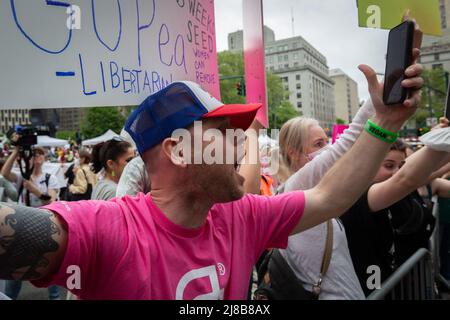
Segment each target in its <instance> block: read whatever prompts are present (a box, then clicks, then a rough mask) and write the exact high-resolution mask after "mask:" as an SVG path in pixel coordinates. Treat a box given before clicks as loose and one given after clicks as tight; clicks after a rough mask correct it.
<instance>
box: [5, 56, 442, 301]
mask: <svg viewBox="0 0 450 320" xmlns="http://www.w3.org/2000/svg"><path fill="white" fill-rule="evenodd" d="M413 55H414V57H415V59H417V58H418V56H419V50H417V49H416V48H415V49H414V51H413ZM360 69H361V71H362V72H363V73H364V74H365V76H366V78H367V80H368V84H369V92H370V96H371V98H370V99H369V101H367V103H366V104H365V105H364V106H362V107H361V108H360V110H359V111H358V113H357V115H356V116H355V117H354V120H353V122H352V123H351V124H350V127H349V128H348V129H347V130H346V131H345V132H344V134H342V135H341V136H340V138H339V139H338V140H337V141H336V142H335V143H334V144H330V143H329V141H328V140H329V139H328V137H327V135H326V134H325V131H324V130H323V128H321V127H320V125H319V123H318V121H317V120H315V119H309V118H305V117H298V118H294V119H291V120H289V121H288V122H286V123H285V124H284V125H283V127H282V128H281V131H280V136H279V142H278V145H277V146H276V147H273V146H269V147H268V148H266V147H263V148H261V151H262V152H261V154H260V159H262V158H267V157H268V156H269V155H271V154H272V153H275V152H278V153H279V156H280V168H279V170H278V171H277V172H274V173H270V172H269V171H267V170H266V168H265V167H264V166H263V168H262V166H261V161H259V160H260V159H258V161H256V163H242V159H241V158H239V157H238V156H235V153H233V155H232V157H231V158H232V162H231V163H229V162H227V163H212V164H211V163H204V162H202V163H193V162H192V161H190V160H191V157H194V156H196V153H197V152H200V153H204V152H207V151H208V150H209V151H210V150H211V143H213V142H217V140H220V139H218V137H217V136H216V137H215V138H214V139H212V140H210V141H204V140H201V141H203V143H202V144H200V145H196V144H195V143H193V144H192V145H191V143H186V142H184V144H183V143H182V141H179V140H177V139H175V138H174V137H173V133H174V132H175V131H176V130H178V129H183V128H185V129H187V131H188V132H189V133H190V134H191V135H192V136H194V137H196V136H198V135H201V136H202V137H203V136H204V133H205V132H207V130H209V129H214V130H215V131H214V132H216V133H217V132H218V134H219V137H220V138H221V139H222V138H224V137H225V132H226V131H227V130H230V129H242V130H257V129H259V128H261V125H260V124H259V122H258V121H257V120H255V115H256V113H257V112H258V110H259V108H260V107H261V106H260V105H256V104H252V105H239V106H236V105H229V106H227V105H223V104H222V103H221V102H220V101H218V100H216V99H215V98H213V97H212V96H211V95H210V94H209V93H207V92H205V91H203V90H202V89H201V88H200V86H198V85H197V84H195V83H192V82H188V81H186V82H174V83H172V84H170V85H169V86H167V87H166V88H164V89H162V90H161V91H160V92H158V93H155V94H153V95H151V96H149V97H148V98H147V99H146V100H145V101H144V102H143V103H142V104H141V105H140V106H139V107H138V108H137V109H136V110H135V111H134V112H133V113H132V115H131V116H130V118H129V119H128V121H127V123H126V125H125V130H124V132H125V133H124V134H123V137H116V138H114V139H112V140H109V141H106V142H104V143H100V144H98V145H96V146H95V147H94V148H93V149H92V150H90V149H85V148H80V149H74V150H72V153H70V154H68V157H69V158H70V160H68V158H67V157H66V156H65V155H64V154H60V153H58V152H57V151H54V150H51V151H50V150H45V149H43V148H40V147H33V148H32V149H31V151H32V157H31V159H30V161H31V168H32V170H31V172H30V174H29V176H27V174H25V175H24V174H23V172H20V170H18V166H20V165H23V163H24V161H26V159H24V157H23V155H22V153H23V152H22V151H23V150H22V149H21V148H20V147H16V148H13V149H12V150H11V153H10V154H9V155H8V157H7V158H6V160H5V161H4V163H3V164H2V165H3V166H2V168H1V176H0V194H1V200H2V201H3V202H2V204H1V207H0V279H5V280H6V282H5V284H6V286H4V288H3V291H4V293H5V295H6V296H7V297H9V298H11V299H17V297H18V295H19V292H20V288H21V283H22V282H21V281H31V282H32V284H34V285H35V286H37V287H44V288H47V287H48V292H49V299H61V298H63V297H61V294H60V289H59V287H65V288H67V289H68V290H69V291H70V292H71V293H72V294H73V296H74V297H76V298H77V299H246V298H247V299H257V300H266V299H269V300H270V299H324V300H325V299H348V300H360V299H365V298H366V297H367V296H368V295H370V294H371V292H372V291H373V290H374V288H373V287H371V286H368V278H369V277H370V276H371V275H372V273H370V272H368V270H371V268H372V267H374V266H375V267H377V268H378V269H379V270H380V281H381V282H383V281H384V280H386V279H387V278H388V277H389V276H390V275H392V274H393V273H394V272H395V270H396V269H397V268H398V267H399V266H400V265H401V264H402V263H404V262H405V261H406V260H407V259H408V258H409V257H410V256H411V255H412V254H414V253H415V252H416V251H417V250H418V249H420V248H428V242H429V239H430V236H431V234H432V232H433V230H434V229H435V228H437V227H438V226H436V221H435V217H434V216H433V214H432V207H433V202H432V201H431V200H432V199H433V198H434V197H436V198H438V202H439V210H440V214H441V216H440V226H439V230H440V235H441V273H442V275H443V276H444V277H446V278H447V280H449V281H450V201H449V198H450V128H449V121H448V119H445V118H442V119H441V123H440V124H439V126H438V127H436V128H434V129H433V130H432V131H431V132H430V133H428V134H427V135H425V136H423V137H421V141H422V142H423V144H424V147H423V148H420V150H415V148H411V147H409V146H408V145H407V143H405V142H404V141H403V140H402V139H400V138H398V134H397V132H399V131H400V129H401V128H402V126H403V125H404V123H405V121H407V120H408V118H409V117H410V116H411V115H412V114H413V113H414V112H415V110H416V108H417V106H418V104H419V102H420V99H421V96H420V90H421V87H422V85H423V79H422V78H421V73H422V67H421V66H420V65H418V64H416V63H413V64H412V66H410V67H409V68H408V69H407V70H406V73H405V74H406V77H407V80H405V81H404V82H403V83H402V86H403V87H405V88H407V89H408V90H409V92H410V93H409V97H408V99H407V100H406V101H405V102H404V103H403V104H399V105H394V106H386V105H384V103H383V101H382V86H380V84H379V83H378V80H377V77H376V74H375V72H374V71H373V70H372V69H371V68H370V67H368V66H364V65H363V66H360ZM196 121H201V122H202V130H201V132H197V131H196V130H194V123H195V122H196ZM247 132H249V131H247ZM223 140H224V141H225V143H224V148H223V149H224V150H223V152H224V153H228V152H230V149H231V150H233V151H236V150H237V149H238V148H239V142H238V141H236V140H234V139H233V140H232V141H230V140H229V139H227V138H224V139H223ZM194 141H195V139H194ZM251 147H252V146H251V144H250V143H245V148H246V151H247V153H246V155H248V154H250V153H251V150H250V148H251ZM216 152H217V150H216ZM50 157H53V158H58V159H59V161H61V162H66V161H68V162H72V165H71V166H70V167H68V168H67V169H65V178H66V181H67V185H64V186H63V187H61V186H60V185H59V184H58V182H57V178H56V177H55V176H54V175H52V174H49V173H46V172H44V171H43V165H44V163H45V161H46V158H47V159H49V158H50ZM244 158H245V156H244ZM227 159H228V158H227ZM71 266H77V267H78V268H79V270H80V272H81V273H80V275H79V276H80V278H79V281H78V284H77V285H71V284H70V283H69V282H68V277H69V276H71V274H70V273H68V272H67V270H69V269H70V267H71ZM255 271H256V272H255ZM253 274H257V277H256V278H257V279H255V277H253ZM0 281H1V280H0ZM0 291H2V285H1V284H0Z"/></svg>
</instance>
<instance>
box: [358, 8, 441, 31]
mask: <svg viewBox="0 0 450 320" xmlns="http://www.w3.org/2000/svg"><path fill="white" fill-rule="evenodd" d="M357 5H358V18H359V26H360V27H367V28H377V29H380V28H381V29H392V28H393V27H395V26H397V25H399V24H400V23H401V22H402V18H403V15H404V14H405V13H406V11H407V10H408V9H409V10H410V15H409V17H410V18H411V19H413V18H414V19H416V21H417V23H418V24H419V26H420V29H421V30H422V32H423V33H425V34H429V35H434V36H442V29H441V14H440V11H439V0H357Z"/></svg>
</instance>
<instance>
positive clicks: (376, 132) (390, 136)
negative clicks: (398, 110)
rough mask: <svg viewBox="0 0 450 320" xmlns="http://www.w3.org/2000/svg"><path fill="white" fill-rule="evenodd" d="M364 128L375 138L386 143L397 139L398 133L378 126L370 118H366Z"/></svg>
mask: <svg viewBox="0 0 450 320" xmlns="http://www.w3.org/2000/svg"><path fill="white" fill-rule="evenodd" d="M364 129H365V130H366V131H367V132H368V133H369V134H371V135H372V136H374V137H375V138H377V139H379V140H381V141H384V142H387V143H394V142H395V141H396V140H397V139H398V133H394V132H390V131H388V130H385V129H383V128H381V127H379V126H377V125H376V124H375V123H373V121H371V120H370V119H369V120H367V123H366V126H365V127H364Z"/></svg>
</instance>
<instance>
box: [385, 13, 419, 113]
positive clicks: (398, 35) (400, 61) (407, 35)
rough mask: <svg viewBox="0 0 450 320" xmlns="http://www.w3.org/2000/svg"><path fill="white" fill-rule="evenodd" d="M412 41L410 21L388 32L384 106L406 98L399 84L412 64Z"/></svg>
mask: <svg viewBox="0 0 450 320" xmlns="http://www.w3.org/2000/svg"><path fill="white" fill-rule="evenodd" d="M413 40H414V22H412V21H405V22H403V23H401V24H400V25H398V26H397V27H395V28H393V29H392V30H391V31H390V32H389V39H388V49H387V56H386V71H385V79H384V91H383V102H384V104H385V105H393V104H401V103H403V102H404V101H405V99H406V98H407V96H408V92H407V89H405V88H403V87H402V85H401V83H402V81H403V80H404V79H405V70H406V69H407V68H408V67H409V66H410V65H411V63H412V49H413Z"/></svg>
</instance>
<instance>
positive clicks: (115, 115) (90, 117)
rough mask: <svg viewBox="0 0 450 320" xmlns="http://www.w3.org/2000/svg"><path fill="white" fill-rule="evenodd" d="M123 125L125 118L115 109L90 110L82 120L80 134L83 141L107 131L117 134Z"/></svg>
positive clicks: (100, 108) (99, 108)
mask: <svg viewBox="0 0 450 320" xmlns="http://www.w3.org/2000/svg"><path fill="white" fill-rule="evenodd" d="M124 125H125V118H124V117H123V115H122V114H121V113H120V111H119V109H118V108H117V107H98V108H90V109H89V110H88V111H87V113H86V117H85V118H84V121H83V125H82V127H81V132H82V134H83V135H84V137H85V139H90V138H93V137H96V136H99V135H101V134H103V133H105V132H106V131H108V129H111V130H113V131H114V132H117V133H119V132H120V131H121V130H122V128H123V126H124Z"/></svg>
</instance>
